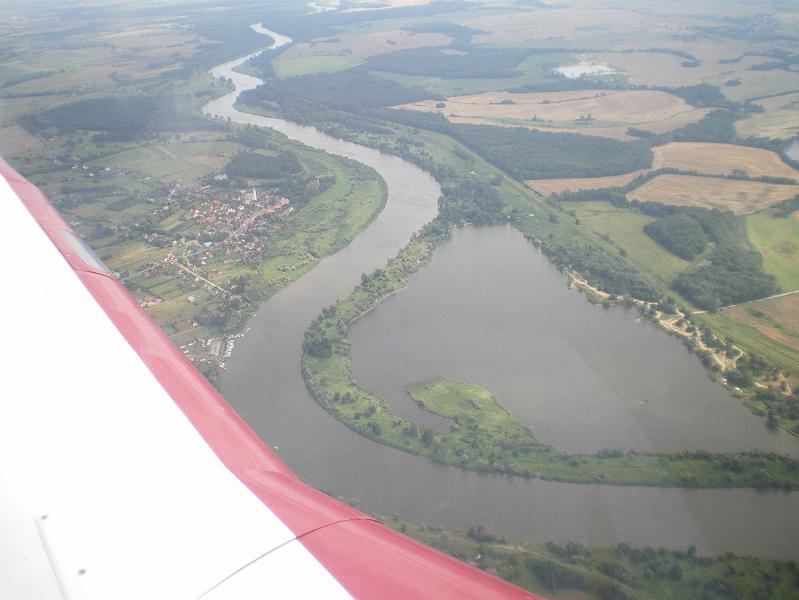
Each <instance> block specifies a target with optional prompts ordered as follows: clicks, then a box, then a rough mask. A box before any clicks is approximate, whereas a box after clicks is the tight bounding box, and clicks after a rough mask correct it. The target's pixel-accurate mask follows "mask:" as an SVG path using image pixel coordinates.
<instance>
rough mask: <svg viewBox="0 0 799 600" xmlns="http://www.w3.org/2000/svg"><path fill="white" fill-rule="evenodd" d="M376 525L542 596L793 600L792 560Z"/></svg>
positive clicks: (797, 581)
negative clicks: (527, 540) (532, 540)
mask: <svg viewBox="0 0 799 600" xmlns="http://www.w3.org/2000/svg"><path fill="white" fill-rule="evenodd" d="M381 520H382V521H383V522H384V523H385V524H386V525H388V526H389V527H392V528H394V529H396V530H398V531H400V532H402V533H404V534H405V535H407V536H409V537H412V538H414V539H416V540H419V541H420V542H423V543H425V544H427V545H429V546H432V547H434V548H437V549H438V550H441V551H442V552H445V553H447V554H450V555H452V556H454V557H456V558H458V559H460V560H462V561H464V562H467V563H469V564H471V565H473V566H475V567H478V568H480V569H483V570H486V571H489V572H491V573H493V574H495V575H498V576H499V577H502V578H503V579H505V580H507V581H510V582H512V583H514V584H516V585H518V586H520V587H523V588H525V589H528V590H530V591H532V592H536V593H539V594H542V595H544V596H547V597H558V598H560V597H563V598H567V597H568V598H571V597H575V598H613V599H616V600H661V599H662V598H681V599H683V600H702V599H704V598H707V597H708V595H712V597H716V596H715V594H717V593H723V594H724V597H732V598H740V599H750V598H751V599H755V598H797V597H799V577H798V575H799V569H797V565H796V562H795V561H783V560H767V559H762V558H754V557H751V556H736V555H734V554H731V553H728V554H726V555H725V556H720V557H715V558H709V557H706V556H701V555H699V554H698V553H697V551H696V548H695V547H693V546H689V547H687V548H685V549H684V550H667V549H665V548H652V547H646V548H636V547H633V546H631V545H629V544H624V543H622V544H619V545H618V546H615V547H612V548H599V547H591V546H585V545H583V544H580V543H576V542H567V543H565V544H553V543H545V544H541V543H539V544H532V543H525V542H520V541H517V540H513V539H507V538H505V537H502V536H497V535H494V534H492V533H491V532H490V531H487V530H486V529H484V528H483V527H482V526H479V525H477V526H473V527H471V528H470V529H469V530H468V531H467V532H463V531H453V530H450V529H446V528H442V527H436V526H433V525H418V524H412V523H408V522H406V521H403V520H402V519H399V518H397V517H384V518H381ZM553 594H555V595H556V596H553ZM559 594H564V595H563V596H560V595H559Z"/></svg>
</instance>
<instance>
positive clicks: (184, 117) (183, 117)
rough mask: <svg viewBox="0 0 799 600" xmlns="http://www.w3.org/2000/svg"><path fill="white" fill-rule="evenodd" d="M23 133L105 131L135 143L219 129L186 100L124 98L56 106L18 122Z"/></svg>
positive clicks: (180, 97) (218, 126)
mask: <svg viewBox="0 0 799 600" xmlns="http://www.w3.org/2000/svg"><path fill="white" fill-rule="evenodd" d="M20 123H21V124H22V126H23V127H25V129H27V130H28V131H30V132H32V133H37V132H39V131H42V130H44V129H49V128H51V127H55V128H57V129H58V130H59V132H60V133H62V134H63V133H71V132H73V131H105V132H109V133H112V134H114V135H113V136H112V137H113V138H114V139H115V140H116V139H119V140H121V139H135V138H139V137H146V136H149V135H152V134H156V133H159V132H162V131H191V130H198V129H220V128H221V125H219V124H217V123H213V122H211V121H208V120H206V119H203V118H201V117H198V116H195V115H194V114H192V112H191V101H190V99H189V97H188V96H126V97H123V98H95V99H90V100H79V101H78V102H73V103H72V104H64V105H62V106H56V107H55V108H51V109H50V110H47V111H45V112H43V113H41V114H39V115H36V116H31V117H25V118H23V119H20Z"/></svg>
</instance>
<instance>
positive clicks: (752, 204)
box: [627, 175, 799, 215]
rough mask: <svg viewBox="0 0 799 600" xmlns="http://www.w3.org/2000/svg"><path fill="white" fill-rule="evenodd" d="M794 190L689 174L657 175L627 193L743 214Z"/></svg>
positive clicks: (643, 199) (780, 199)
mask: <svg viewBox="0 0 799 600" xmlns="http://www.w3.org/2000/svg"><path fill="white" fill-rule="evenodd" d="M797 194H799V185H777V184H771V183H761V182H759V181H739V180H734V179H721V178H717V177H695V176H691V175H660V176H658V177H655V178H654V179H652V180H651V181H648V182H646V183H645V184H644V185H642V186H641V187H639V188H637V189H635V190H633V191H632V192H630V193H629V194H627V197H628V198H629V199H630V200H638V201H639V202H663V203H665V204H672V205H675V206H703V207H705V208H719V209H724V210H730V211H732V212H734V213H736V214H739V215H744V214H749V213H753V212H757V211H758V210H762V209H764V208H767V207H769V206H772V205H774V204H777V203H779V202H783V201H785V200H790V199H791V198H793V197H794V196H796V195H797Z"/></svg>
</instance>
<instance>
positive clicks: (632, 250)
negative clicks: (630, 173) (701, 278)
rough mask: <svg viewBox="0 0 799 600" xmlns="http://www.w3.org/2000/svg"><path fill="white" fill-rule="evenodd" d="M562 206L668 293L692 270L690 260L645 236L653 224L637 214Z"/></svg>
mask: <svg viewBox="0 0 799 600" xmlns="http://www.w3.org/2000/svg"><path fill="white" fill-rule="evenodd" d="M562 206H563V207H564V208H565V209H566V210H567V212H568V211H574V214H575V215H576V216H577V218H578V219H580V222H581V223H583V224H584V225H585V226H586V227H588V228H589V229H592V230H593V231H595V232H596V233H597V234H598V235H600V236H607V238H608V239H610V240H611V242H612V243H613V244H614V245H615V246H617V247H618V248H620V249H624V251H625V252H626V253H627V256H628V257H629V258H630V260H632V261H633V262H634V263H635V264H636V266H637V267H638V268H639V269H641V270H642V271H643V272H648V273H649V274H651V275H652V276H653V278H654V279H655V281H656V282H657V283H658V284H659V285H660V286H661V287H662V289H664V290H668V289H669V286H670V285H671V282H672V280H673V279H674V277H676V276H677V274H678V273H680V272H682V271H684V270H685V269H687V268H688V267H690V266H691V263H690V262H689V261H687V260H683V259H682V258H679V257H678V256H675V255H674V254H672V253H671V252H669V251H668V250H666V249H665V248H663V246H661V245H660V244H658V243H657V242H656V241H655V240H653V239H652V238H651V237H649V236H648V235H647V234H646V233H644V226H645V225H646V224H647V223H651V222H652V221H654V220H655V219H654V217H650V216H648V215H645V214H643V213H640V212H638V211H633V210H629V209H626V208H618V207H616V206H612V205H611V204H608V203H607V202H563V203H562Z"/></svg>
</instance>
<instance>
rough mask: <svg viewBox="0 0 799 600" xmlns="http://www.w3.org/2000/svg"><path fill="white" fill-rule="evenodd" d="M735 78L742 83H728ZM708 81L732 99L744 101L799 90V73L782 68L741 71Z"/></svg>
mask: <svg viewBox="0 0 799 600" xmlns="http://www.w3.org/2000/svg"><path fill="white" fill-rule="evenodd" d="M728 66H729V65H728ZM733 66H734V65H733ZM733 80H737V81H739V82H740V83H739V84H738V85H733V86H729V85H727V82H728V81H733ZM707 83H710V84H712V85H717V86H719V87H720V88H721V91H722V92H724V95H725V96H727V98H729V99H730V100H733V101H734V102H744V101H746V100H750V99H752V98H764V97H766V96H776V95H777V94H784V93H787V92H799V73H797V72H795V71H784V70H780V69H774V70H773V71H740V72H736V73H733V74H725V75H723V76H720V77H714V78H711V79H708V80H707Z"/></svg>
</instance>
